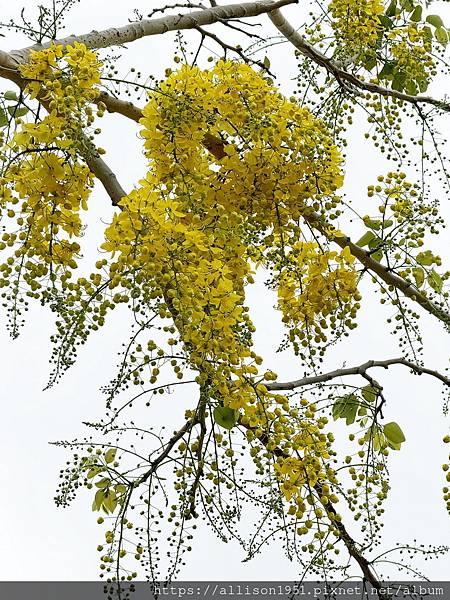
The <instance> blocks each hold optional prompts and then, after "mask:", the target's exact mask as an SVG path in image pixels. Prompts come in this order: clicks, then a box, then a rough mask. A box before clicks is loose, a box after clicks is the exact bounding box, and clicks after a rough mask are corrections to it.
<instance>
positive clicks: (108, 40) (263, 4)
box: [10, 0, 298, 64]
mask: <svg viewBox="0 0 450 600" xmlns="http://www.w3.org/2000/svg"><path fill="white" fill-rule="evenodd" d="M297 2H298V0H276V1H272V0H260V1H257V2H241V3H239V4H229V5H227V6H213V7H211V8H207V9H205V10H200V11H194V12H191V13H189V14H186V15H182V14H178V15H168V16H165V17H161V18H159V19H147V20H142V21H138V22H134V23H130V24H128V25H125V26H124V27H114V28H110V29H105V30H103V31H91V32H90V33H86V34H83V35H70V36H68V37H66V38H63V39H60V40H55V41H54V43H56V44H62V45H63V46H67V45H69V44H73V43H74V42H80V43H82V44H84V45H85V46H87V47H88V48H107V47H109V46H118V45H122V44H127V43H129V42H134V41H135V40H139V39H141V38H143V37H149V36H153V35H160V34H163V33H167V32H168V31H180V30H182V29H194V28H196V27H201V26H204V25H212V24H213V23H217V22H220V21H224V20H225V21H226V20H229V19H242V18H248V17H256V16H258V15H261V14H264V13H267V12H269V11H273V10H276V9H278V8H281V7H282V6H286V5H287V4H296V3H297ZM49 45H50V43H46V44H33V45H32V46H28V47H27V48H22V49H20V50H14V51H12V52H11V53H10V55H11V57H12V58H13V59H14V60H16V61H17V64H20V63H21V62H24V61H26V60H27V57H28V55H29V53H30V51H32V50H42V49H43V48H47V47H48V46H49Z"/></svg>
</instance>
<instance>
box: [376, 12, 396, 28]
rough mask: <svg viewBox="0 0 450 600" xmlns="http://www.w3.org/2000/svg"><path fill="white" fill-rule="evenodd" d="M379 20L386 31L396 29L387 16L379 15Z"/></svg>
mask: <svg viewBox="0 0 450 600" xmlns="http://www.w3.org/2000/svg"><path fill="white" fill-rule="evenodd" d="M378 20H379V21H380V23H381V24H382V25H383V27H384V28H385V29H392V28H393V27H394V23H393V21H391V19H390V18H389V17H386V15H378Z"/></svg>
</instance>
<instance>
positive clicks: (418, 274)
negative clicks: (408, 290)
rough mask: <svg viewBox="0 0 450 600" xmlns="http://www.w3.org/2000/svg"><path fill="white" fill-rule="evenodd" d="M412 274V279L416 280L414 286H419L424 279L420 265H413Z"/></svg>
mask: <svg viewBox="0 0 450 600" xmlns="http://www.w3.org/2000/svg"><path fill="white" fill-rule="evenodd" d="M412 274H413V277H414V281H415V282H416V286H417V287H418V288H420V287H421V286H422V285H423V282H424V281H425V273H424V271H423V269H421V268H420V267H413V269H412Z"/></svg>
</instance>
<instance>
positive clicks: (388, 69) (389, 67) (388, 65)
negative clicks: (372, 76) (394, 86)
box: [378, 60, 396, 79]
mask: <svg viewBox="0 0 450 600" xmlns="http://www.w3.org/2000/svg"><path fill="white" fill-rule="evenodd" d="M395 65H396V63H395V61H392V60H388V61H386V62H385V63H384V65H383V68H382V69H381V71H380V72H379V74H378V79H386V77H388V76H389V75H392V73H393V72H394V67H395Z"/></svg>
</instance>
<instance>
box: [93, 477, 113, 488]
mask: <svg viewBox="0 0 450 600" xmlns="http://www.w3.org/2000/svg"><path fill="white" fill-rule="evenodd" d="M110 483H111V479H108V477H103V479H100V481H97V483H96V484H95V485H96V487H98V488H100V489H104V488H106V487H108V486H109V484H110Z"/></svg>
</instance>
